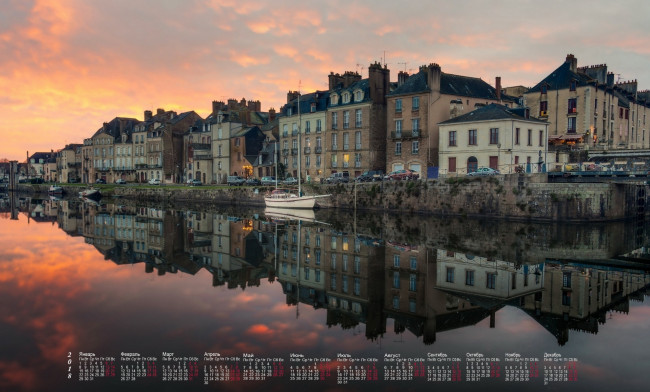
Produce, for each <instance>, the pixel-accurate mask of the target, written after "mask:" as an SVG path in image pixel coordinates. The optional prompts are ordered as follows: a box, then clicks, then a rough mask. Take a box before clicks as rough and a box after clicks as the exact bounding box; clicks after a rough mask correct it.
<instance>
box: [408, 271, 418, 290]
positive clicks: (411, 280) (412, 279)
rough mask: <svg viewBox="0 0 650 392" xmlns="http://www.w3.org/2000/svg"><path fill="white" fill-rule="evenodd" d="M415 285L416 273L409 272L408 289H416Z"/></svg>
mask: <svg viewBox="0 0 650 392" xmlns="http://www.w3.org/2000/svg"><path fill="white" fill-rule="evenodd" d="M416 287H417V275H415V274H409V291H416V289H415V288H416Z"/></svg>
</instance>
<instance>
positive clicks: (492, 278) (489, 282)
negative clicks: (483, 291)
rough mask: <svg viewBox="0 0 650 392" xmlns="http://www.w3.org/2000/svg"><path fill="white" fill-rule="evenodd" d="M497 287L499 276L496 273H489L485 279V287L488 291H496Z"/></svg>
mask: <svg viewBox="0 0 650 392" xmlns="http://www.w3.org/2000/svg"><path fill="white" fill-rule="evenodd" d="M496 286H497V274H496V273H494V272H487V273H486V279H485V287H486V288H488V289H492V290H494V289H496Z"/></svg>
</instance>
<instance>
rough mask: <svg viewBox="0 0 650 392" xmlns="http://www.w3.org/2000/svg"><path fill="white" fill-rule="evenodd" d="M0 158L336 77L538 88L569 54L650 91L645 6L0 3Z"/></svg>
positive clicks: (470, 0)
mask: <svg viewBox="0 0 650 392" xmlns="http://www.w3.org/2000/svg"><path fill="white" fill-rule="evenodd" d="M0 4H1V5H2V8H1V11H0V53H1V56H0V118H2V121H0V158H8V159H16V160H19V161H24V160H25V157H26V154H27V151H29V153H30V154H31V153H33V152H36V151H50V150H58V149H60V148H62V147H64V145H65V144H68V143H83V139H84V138H88V137H90V136H92V134H93V133H94V132H95V131H96V130H97V129H98V128H100V127H101V125H102V123H103V122H108V121H110V120H112V119H113V118H115V117H134V118H136V119H139V120H142V119H143V113H144V111H145V110H152V111H154V112H155V111H156V109H157V108H164V109H165V110H175V111H177V112H179V113H180V112H184V111H189V110H194V111H196V112H197V113H198V114H199V115H201V116H202V117H206V116H207V115H208V114H210V112H211V107H212V101H214V100H221V101H226V100H228V99H230V98H234V99H237V100H241V99H242V98H245V99H246V100H259V101H260V102H261V106H262V110H263V111H267V110H268V109H269V108H275V109H276V110H278V109H279V108H280V107H281V106H282V105H283V104H284V103H286V96H287V92H288V91H290V90H300V91H302V92H305V93H306V92H310V91H314V90H319V89H320V90H325V89H327V81H328V78H327V75H328V74H329V73H330V72H334V73H343V72H345V71H357V72H359V73H361V75H362V76H363V77H367V75H368V66H369V65H370V64H372V63H374V62H380V63H383V64H386V66H387V67H388V68H389V69H390V71H391V72H390V77H391V81H396V80H397V73H398V71H407V72H414V71H417V69H418V67H419V66H421V65H425V64H429V63H438V64H440V66H441V68H442V71H443V72H447V73H453V74H459V75H465V76H474V77H480V78H482V79H483V80H485V81H487V82H488V83H490V84H492V85H494V80H495V77H497V76H500V77H501V79H502V85H503V86H514V85H523V86H527V87H532V86H533V85H535V84H537V82H539V81H540V80H542V79H543V78H544V77H546V76H547V75H548V74H550V73H551V72H552V71H553V70H554V69H555V68H557V67H558V66H560V65H561V64H562V63H563V62H564V59H565V58H566V55H567V54H569V53H572V54H574V55H575V56H576V58H577V59H578V66H586V65H594V64H607V66H608V70H609V71H610V72H614V73H615V74H617V79H620V80H621V81H624V80H633V79H636V80H638V85H639V89H641V90H645V89H648V88H650V24H648V23H647V20H646V19H647V16H648V15H650V2H648V1H645V0H626V1H624V2H612V1H600V0H592V1H571V2H568V1H556V0H548V1H544V2H540V1H529V0H516V1H510V0H498V1H481V0H464V1H463V0H459V1H454V2H452V1H440V0H427V1H404V2H396V1H387V0H367V1H366V0H363V1H355V0H328V1H309V0H302V1H293V0H286V1H285V0H282V1H274V2H268V1H262V0H111V1H105V0H0Z"/></svg>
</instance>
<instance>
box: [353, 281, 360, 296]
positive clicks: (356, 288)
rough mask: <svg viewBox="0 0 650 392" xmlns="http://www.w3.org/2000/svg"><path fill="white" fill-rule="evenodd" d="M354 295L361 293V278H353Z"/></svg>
mask: <svg viewBox="0 0 650 392" xmlns="http://www.w3.org/2000/svg"><path fill="white" fill-rule="evenodd" d="M354 295H361V279H359V278H354Z"/></svg>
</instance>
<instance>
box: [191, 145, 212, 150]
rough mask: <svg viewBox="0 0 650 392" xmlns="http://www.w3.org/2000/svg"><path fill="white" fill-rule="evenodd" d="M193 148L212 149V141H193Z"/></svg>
mask: <svg viewBox="0 0 650 392" xmlns="http://www.w3.org/2000/svg"><path fill="white" fill-rule="evenodd" d="M191 146H192V149H193V150H210V149H212V146H211V145H210V143H192V144H191Z"/></svg>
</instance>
